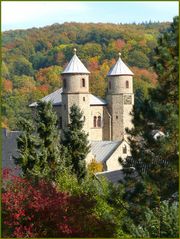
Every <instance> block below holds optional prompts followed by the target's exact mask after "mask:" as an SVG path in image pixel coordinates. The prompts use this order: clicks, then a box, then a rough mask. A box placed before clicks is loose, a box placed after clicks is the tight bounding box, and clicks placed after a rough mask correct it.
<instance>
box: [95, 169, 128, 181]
mask: <svg viewBox="0 0 180 239" xmlns="http://www.w3.org/2000/svg"><path fill="white" fill-rule="evenodd" d="M95 176H96V177H97V178H100V177H105V178H107V180H108V181H110V182H112V183H114V184H117V183H119V182H120V181H123V179H124V176H125V175H124V173H123V171H122V170H121V169H118V170H113V171H104V172H100V173H96V174H95Z"/></svg>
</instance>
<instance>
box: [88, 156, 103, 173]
mask: <svg viewBox="0 0 180 239" xmlns="http://www.w3.org/2000/svg"><path fill="white" fill-rule="evenodd" d="M88 171H89V172H90V173H98V172H102V171H103V164H102V163H99V162H97V161H96V159H92V161H91V163H89V164H88Z"/></svg>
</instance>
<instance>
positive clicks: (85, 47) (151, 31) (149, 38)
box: [2, 22, 169, 130]
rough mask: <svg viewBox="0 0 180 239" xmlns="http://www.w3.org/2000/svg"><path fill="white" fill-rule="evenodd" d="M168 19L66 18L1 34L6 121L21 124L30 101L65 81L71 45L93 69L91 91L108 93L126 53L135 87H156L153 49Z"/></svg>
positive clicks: (5, 124) (10, 126)
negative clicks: (114, 68)
mask: <svg viewBox="0 0 180 239" xmlns="http://www.w3.org/2000/svg"><path fill="white" fill-rule="evenodd" d="M168 26H169V23H151V22H149V23H142V24H138V25H136V24H102V23H97V24H94V23H74V22H72V23H64V24H53V25H51V26H46V27H43V28H32V29H28V30H15V31H6V32H3V34H2V120H3V126H4V127H9V128H10V129H12V130H15V129H17V123H16V122H17V119H19V117H21V116H27V117H29V116H30V109H29V108H28V105H29V104H30V103H32V102H33V101H36V100H37V99H40V98H42V97H43V96H44V95H47V94H49V93H51V92H52V91H54V90H56V89H58V88H59V87H60V86H61V77H60V73H61V71H62V69H63V68H64V67H65V65H66V64H67V62H68V61H69V60H70V58H71V57H72V53H73V48H74V47H76V48H77V52H78V56H79V58H80V59H81V60H82V62H83V63H84V64H85V65H86V66H87V68H88V69H89V70H90V71H91V76H90V90H91V92H92V93H93V94H95V95H99V96H101V97H104V96H105V92H106V82H107V78H106V74H107V73H108V71H109V69H110V67H111V66H112V64H114V63H115V60H116V59H117V57H118V52H119V51H120V52H121V53H122V59H123V61H124V62H126V63H127V64H128V65H129V66H130V67H131V69H132V71H133V72H134V73H135V77H134V89H135V91H136V90H137V89H141V90H142V91H143V92H144V94H145V96H148V95H147V94H148V93H147V89H148V88H149V87H155V86H156V82H157V76H156V74H155V73H154V72H153V49H154V48H155V47H156V45H157V38H158V35H159V33H160V31H162V30H163V29H165V28H167V27H168Z"/></svg>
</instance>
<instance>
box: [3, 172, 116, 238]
mask: <svg viewBox="0 0 180 239" xmlns="http://www.w3.org/2000/svg"><path fill="white" fill-rule="evenodd" d="M3 178H4V180H3V190H2V221H3V237H18V238H20V237H21V238H23V237H36V238H37V237H41V238H42V237H46V238H47V237H52V238H55V237H56V238H57V237H112V236H113V231H114V225H112V224H110V223H108V222H107V221H105V220H101V219H98V218H97V217H96V216H95V214H94V213H93V209H94V207H95V205H96V202H95V201H94V200H91V199H90V198H89V197H87V196H86V195H81V196H70V195H69V194H67V193H64V192H59V191H57V190H56V187H55V186H54V185H53V184H52V183H48V182H45V181H43V180H41V181H38V182H33V181H32V180H30V179H25V178H21V177H19V176H13V175H11V174H10V173H9V171H8V170H5V171H4V172H3Z"/></svg>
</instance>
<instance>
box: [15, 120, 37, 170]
mask: <svg viewBox="0 0 180 239" xmlns="http://www.w3.org/2000/svg"><path fill="white" fill-rule="evenodd" d="M18 124H19V127H20V129H21V131H22V133H21V135H20V136H19V137H18V139H17V147H18V153H19V156H18V157H14V160H15V163H16V164H17V165H19V166H20V167H21V169H22V172H23V174H24V175H27V174H29V172H30V171H31V170H33V168H34V165H35V163H36V161H37V160H38V149H39V143H40V142H39V139H38V138H37V136H36V135H35V134H34V132H35V126H34V124H33V122H32V121H30V120H27V119H24V118H21V119H20V121H19V122H18Z"/></svg>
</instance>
